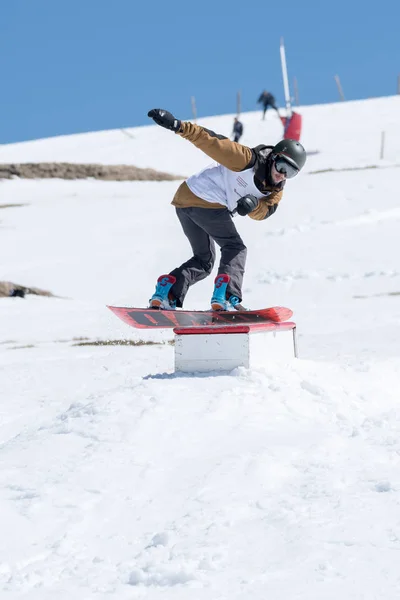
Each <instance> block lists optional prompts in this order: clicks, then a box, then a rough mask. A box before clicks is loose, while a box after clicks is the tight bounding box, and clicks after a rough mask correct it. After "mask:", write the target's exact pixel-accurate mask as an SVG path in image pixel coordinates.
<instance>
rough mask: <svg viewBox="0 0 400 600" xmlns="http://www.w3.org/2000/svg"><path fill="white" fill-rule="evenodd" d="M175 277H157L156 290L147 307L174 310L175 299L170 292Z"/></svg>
mask: <svg viewBox="0 0 400 600" xmlns="http://www.w3.org/2000/svg"><path fill="white" fill-rule="evenodd" d="M175 281H176V277H174V276H173V275H160V277H159V278H158V279H157V285H156V291H155V292H154V294H153V295H152V297H151V298H150V300H149V308H158V309H159V310H175V309H176V300H175V298H174V297H173V296H172V294H171V293H170V289H171V287H172V286H173V285H174V283H175Z"/></svg>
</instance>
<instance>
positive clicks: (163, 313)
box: [107, 306, 293, 329]
mask: <svg viewBox="0 0 400 600" xmlns="http://www.w3.org/2000/svg"><path fill="white" fill-rule="evenodd" d="M107 308H109V309H110V310H111V311H112V312H113V313H114V314H115V315H116V316H117V317H118V318H119V319H121V320H122V321H124V323H126V324H127V325H130V326H131V327H136V328H137V329H173V328H174V327H202V326H203V327H204V326H221V325H223V326H227V325H245V324H247V323H265V322H274V323H281V322H283V321H287V320H288V319H290V318H291V316H292V315H293V311H292V310H290V308H285V307H284V306H271V307H269V308H262V309H259V310H246V311H240V310H235V311H218V312H216V311H211V310H180V309H178V310H155V309H151V308H133V307H132V308H129V307H120V306H107Z"/></svg>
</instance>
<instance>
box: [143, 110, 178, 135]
mask: <svg viewBox="0 0 400 600" xmlns="http://www.w3.org/2000/svg"><path fill="white" fill-rule="evenodd" d="M147 116H148V117H150V118H151V119H153V121H154V122H155V123H157V125H161V127H165V129H170V130H171V131H175V133H176V132H177V131H179V128H180V126H181V122H180V121H179V120H178V119H175V117H174V115H172V114H171V113H170V112H168V111H167V110H164V109H163V108H152V109H151V110H149V112H148V113H147Z"/></svg>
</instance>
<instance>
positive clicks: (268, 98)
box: [257, 90, 279, 120]
mask: <svg viewBox="0 0 400 600" xmlns="http://www.w3.org/2000/svg"><path fill="white" fill-rule="evenodd" d="M257 104H262V106H263V116H262V118H263V120H264V119H265V113H266V112H267V108H268V107H269V106H270V107H271V108H273V109H274V110H276V112H277V113H278V117H279V109H278V107H277V105H276V101H275V97H274V96H273V95H272V94H271V92H267V90H264V91H263V92H262V93H261V94H260V97H259V99H258V100H257Z"/></svg>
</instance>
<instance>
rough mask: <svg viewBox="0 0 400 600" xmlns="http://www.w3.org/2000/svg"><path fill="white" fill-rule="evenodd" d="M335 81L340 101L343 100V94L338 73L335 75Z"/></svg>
mask: <svg viewBox="0 0 400 600" xmlns="http://www.w3.org/2000/svg"><path fill="white" fill-rule="evenodd" d="M335 81H336V85H337V88H338V91H339V96H340V99H341V100H342V101H344V94H343V89H342V86H341V85H340V79H339V75H335Z"/></svg>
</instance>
